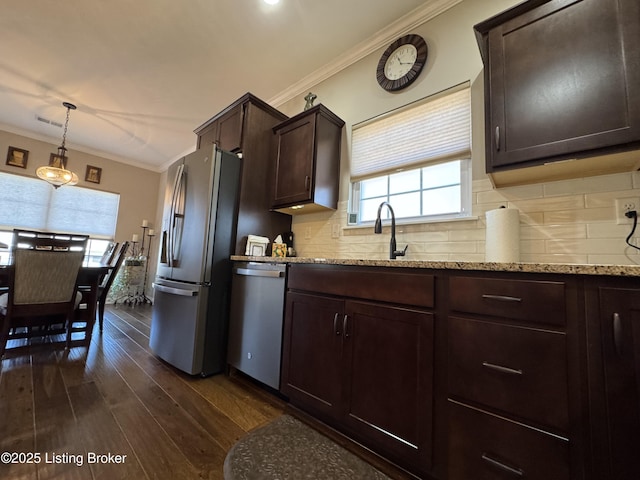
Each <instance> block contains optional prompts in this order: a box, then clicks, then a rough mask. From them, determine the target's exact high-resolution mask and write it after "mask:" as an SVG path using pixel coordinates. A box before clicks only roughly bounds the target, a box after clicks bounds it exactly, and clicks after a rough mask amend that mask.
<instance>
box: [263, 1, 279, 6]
mask: <svg viewBox="0 0 640 480" xmlns="http://www.w3.org/2000/svg"><path fill="white" fill-rule="evenodd" d="M278 2H280V0H264V3H268V4H269V5H275V4H276V3H278Z"/></svg>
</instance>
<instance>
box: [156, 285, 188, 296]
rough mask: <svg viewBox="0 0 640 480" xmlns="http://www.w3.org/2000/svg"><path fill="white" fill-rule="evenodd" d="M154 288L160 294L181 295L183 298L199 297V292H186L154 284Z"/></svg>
mask: <svg viewBox="0 0 640 480" xmlns="http://www.w3.org/2000/svg"><path fill="white" fill-rule="evenodd" d="M153 288H154V289H155V290H157V291H159V292H163V293H169V294H171V295H181V296H183V297H196V296H198V291H197V290H184V289H182V288H174V287H167V286H165V285H160V284H158V283H154V284H153Z"/></svg>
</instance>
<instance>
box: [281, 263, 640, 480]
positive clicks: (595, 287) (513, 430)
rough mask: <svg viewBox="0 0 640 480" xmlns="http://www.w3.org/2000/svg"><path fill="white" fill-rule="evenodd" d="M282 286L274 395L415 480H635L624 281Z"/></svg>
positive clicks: (358, 273)
mask: <svg viewBox="0 0 640 480" xmlns="http://www.w3.org/2000/svg"><path fill="white" fill-rule="evenodd" d="M288 282H289V283H288V285H289V290H288V293H287V303H286V311H285V327H284V342H283V367H282V368H283V370H282V384H281V390H282V392H283V393H284V394H285V395H287V396H288V397H289V399H290V401H291V403H292V404H293V405H295V406H297V407H299V408H300V409H302V410H305V411H307V412H309V413H310V414H312V415H314V416H316V417H317V418H319V419H320V420H322V421H324V422H326V423H327V424H329V425H331V426H332V427H334V428H336V429H337V430H340V431H342V432H343V433H345V434H346V435H347V436H349V437H351V438H353V439H354V440H356V441H358V442H360V443H361V444H362V445H364V446H365V447H367V448H370V449H371V450H373V451H375V452H377V453H379V454H380V455H382V456H383V457H386V458H387V459H388V460H390V461H392V462H394V463H396V464H397V465H399V466H401V467H403V468H405V469H406V470H408V471H410V472H411V473H413V474H415V475H416V476H418V477H419V478H425V479H437V480H509V479H518V478H523V479H525V478H526V479H534V480H639V479H640V278H637V277H636V278H622V277H620V278H619V277H604V276H586V275H585V276H580V275H561V274H558V275H555V274H529V273H514V272H480V271H478V272H473V271H468V272H460V271H440V270H439V271H433V270H432V271H428V270H420V269H404V268H375V267H370V268H363V267H351V266H350V267H342V266H340V267H339V266H335V265H333V266H332V265H291V266H290V270H289V277H288ZM436 286H439V288H436ZM436 319H438V321H436Z"/></svg>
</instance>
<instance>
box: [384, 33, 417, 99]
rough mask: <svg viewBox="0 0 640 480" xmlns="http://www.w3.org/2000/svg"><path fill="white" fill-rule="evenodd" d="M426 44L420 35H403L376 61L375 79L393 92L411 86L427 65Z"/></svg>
mask: <svg viewBox="0 0 640 480" xmlns="http://www.w3.org/2000/svg"><path fill="white" fill-rule="evenodd" d="M427 51H428V49H427V43H426V42H425V41H424V39H423V38H422V37H421V36H420V35H414V34H412V35H405V36H404V37H400V38H399V39H397V40H396V41H395V42H393V43H392V44H391V45H389V47H388V48H387V49H386V50H385V51H384V53H383V54H382V56H381V57H380V60H379V61H378V68H377V69H376V79H377V80H378V83H379V84H380V86H381V87H382V88H384V89H385V90H387V91H388V92H395V91H398V90H402V89H403V88H406V87H408V86H409V85H411V84H412V83H413V82H414V81H415V79H416V78H418V75H420V72H422V69H423V68H424V66H425V65H426V64H427Z"/></svg>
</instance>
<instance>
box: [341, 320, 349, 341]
mask: <svg viewBox="0 0 640 480" xmlns="http://www.w3.org/2000/svg"><path fill="white" fill-rule="evenodd" d="M348 322H349V315H345V316H344V318H343V319H342V331H343V332H344V338H347V337H348V336H349V330H347V329H348V328H349V323H348Z"/></svg>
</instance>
